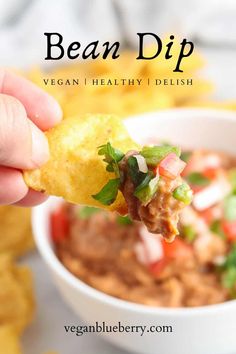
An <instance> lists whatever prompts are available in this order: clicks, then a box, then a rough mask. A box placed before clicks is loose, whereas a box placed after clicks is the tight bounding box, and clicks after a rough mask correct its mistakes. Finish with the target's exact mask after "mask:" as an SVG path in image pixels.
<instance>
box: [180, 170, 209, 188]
mask: <svg viewBox="0 0 236 354" xmlns="http://www.w3.org/2000/svg"><path fill="white" fill-rule="evenodd" d="M186 180H187V181H188V183H190V184H193V185H194V186H200V187H206V186H207V185H208V184H209V183H210V179H209V178H207V177H205V176H204V175H203V174H202V173H200V172H192V173H190V174H189V175H188V176H187V177H186Z"/></svg>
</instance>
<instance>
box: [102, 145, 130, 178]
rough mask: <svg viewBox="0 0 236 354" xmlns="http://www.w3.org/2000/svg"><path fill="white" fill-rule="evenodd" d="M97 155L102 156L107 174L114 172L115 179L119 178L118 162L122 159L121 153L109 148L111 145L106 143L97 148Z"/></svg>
mask: <svg viewBox="0 0 236 354" xmlns="http://www.w3.org/2000/svg"><path fill="white" fill-rule="evenodd" d="M98 155H104V156H105V158H104V159H103V161H104V162H106V163H107V167H106V170H107V171H108V172H115V174H116V176H117V177H120V171H119V166H118V162H119V161H120V160H121V159H122V158H123V157H124V154H123V152H122V151H120V150H118V149H115V148H114V147H112V146H111V143H109V142H108V143H107V144H105V145H101V146H99V148H98Z"/></svg>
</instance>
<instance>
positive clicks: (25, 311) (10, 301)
mask: <svg viewBox="0 0 236 354" xmlns="http://www.w3.org/2000/svg"><path fill="white" fill-rule="evenodd" d="M32 288H33V286H32V278H31V271H30V270H29V269H28V268H27V267H25V266H17V265H16V264H14V262H13V261H12V259H11V257H10V256H9V255H1V256H0V323H1V324H4V325H5V324H6V325H11V326H12V327H13V328H14V330H15V331H16V333H18V334H21V333H22V332H23V330H24V329H25V327H26V326H27V325H28V324H29V323H30V322H31V320H32V316H33V312H34V300H33V289H32Z"/></svg>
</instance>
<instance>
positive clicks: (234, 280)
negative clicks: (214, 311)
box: [222, 266, 236, 289]
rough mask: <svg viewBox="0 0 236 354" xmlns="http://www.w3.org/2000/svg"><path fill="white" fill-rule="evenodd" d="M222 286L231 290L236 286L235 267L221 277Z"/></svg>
mask: <svg viewBox="0 0 236 354" xmlns="http://www.w3.org/2000/svg"><path fill="white" fill-rule="evenodd" d="M222 283H223V286H224V287H225V288H227V289H232V288H234V286H235V285H236V266H235V267H230V268H228V269H227V270H226V271H225V272H224V274H223V276H222Z"/></svg>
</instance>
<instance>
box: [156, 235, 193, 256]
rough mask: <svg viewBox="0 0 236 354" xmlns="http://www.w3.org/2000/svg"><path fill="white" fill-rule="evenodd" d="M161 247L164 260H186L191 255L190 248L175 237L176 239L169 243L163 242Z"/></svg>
mask: <svg viewBox="0 0 236 354" xmlns="http://www.w3.org/2000/svg"><path fill="white" fill-rule="evenodd" d="M162 245H163V249H164V256H165V258H169V259H176V258H186V257H189V256H191V255H192V247H191V246H190V245H188V244H187V243H186V242H184V241H183V240H181V239H180V238H179V237H176V239H175V240H174V241H173V242H171V243H168V242H166V241H163V243H162Z"/></svg>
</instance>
